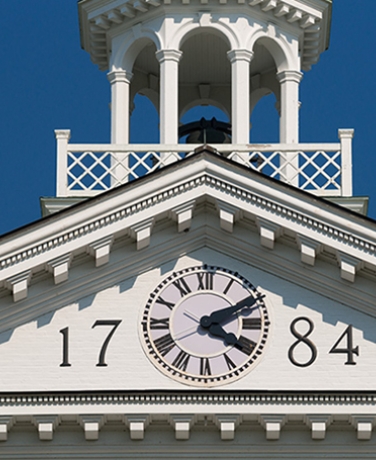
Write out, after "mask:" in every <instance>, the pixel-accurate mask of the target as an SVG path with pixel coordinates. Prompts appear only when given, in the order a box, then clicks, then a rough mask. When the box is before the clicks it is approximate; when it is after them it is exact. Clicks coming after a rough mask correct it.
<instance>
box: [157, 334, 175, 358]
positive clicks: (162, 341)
mask: <svg viewBox="0 0 376 460" xmlns="http://www.w3.org/2000/svg"><path fill="white" fill-rule="evenodd" d="M154 345H155V346H156V348H157V350H158V352H159V353H160V354H161V355H162V356H165V355H167V353H168V352H169V351H171V350H172V349H173V348H174V346H175V342H174V340H173V338H172V337H171V335H170V334H166V335H163V336H162V337H159V339H156V340H154Z"/></svg>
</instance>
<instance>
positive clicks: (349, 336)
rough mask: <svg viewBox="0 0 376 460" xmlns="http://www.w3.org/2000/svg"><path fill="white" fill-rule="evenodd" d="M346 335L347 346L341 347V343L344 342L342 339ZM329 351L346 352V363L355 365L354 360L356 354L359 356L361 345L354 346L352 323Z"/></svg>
mask: <svg viewBox="0 0 376 460" xmlns="http://www.w3.org/2000/svg"><path fill="white" fill-rule="evenodd" d="M345 337H346V346H347V348H339V344H340V343H341V342H342V340H343V339H344V338H345ZM329 353H344V354H346V355H347V361H346V362H345V364H347V365H353V366H354V365H355V364H356V362H355V360H354V355H356V356H359V347H354V341H353V328H352V325H350V326H348V327H347V328H346V330H345V332H344V333H343V334H342V335H341V337H340V338H339V339H338V340H337V342H336V343H335V344H334V345H333V347H332V349H331V350H330V351H329Z"/></svg>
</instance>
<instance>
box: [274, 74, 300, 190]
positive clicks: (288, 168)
mask: <svg viewBox="0 0 376 460" xmlns="http://www.w3.org/2000/svg"><path fill="white" fill-rule="evenodd" d="M302 77H303V74H302V73H301V72H298V71H296V70H285V71H282V72H279V73H277V78H278V81H279V82H280V85H281V101H280V119H279V120H280V122H279V139H280V142H281V143H282V144H298V143H299V107H300V102H299V83H300V81H301V79H302ZM280 164H281V166H283V165H284V164H285V166H284V167H283V168H282V169H281V178H280V179H281V180H282V181H283V182H287V183H288V184H291V185H294V186H296V187H298V186H299V173H298V170H299V156H298V155H297V154H296V152H286V153H285V158H281V161H280Z"/></svg>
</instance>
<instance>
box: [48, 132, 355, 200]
mask: <svg viewBox="0 0 376 460" xmlns="http://www.w3.org/2000/svg"><path fill="white" fill-rule="evenodd" d="M55 133H56V138H57V157H58V161H57V191H56V194H57V196H59V197H64V196H70V197H73V196H77V197H78V196H93V195H97V194H98V193H101V192H103V191H105V190H109V189H111V188H113V187H117V186H118V185H121V184H124V183H126V182H130V181H132V180H134V179H137V178H139V177H141V176H144V175H145V174H149V173H150V172H153V171H155V170H157V169H160V168H161V167H163V166H165V165H167V164H171V163H173V162H175V161H179V160H181V159H182V158H184V157H186V156H188V155H191V154H192V153H193V152H194V150H195V149H196V148H197V147H199V145H195V144H178V145H161V144H129V145H114V144H69V139H70V131H69V130H57V131H55ZM353 134H354V130H350V129H346V130H345V129H340V130H339V139H340V142H339V143H333V144H268V145H264V144H244V145H234V144H213V145H211V147H213V148H214V149H216V150H217V151H218V152H220V154H222V155H223V156H225V157H227V158H229V159H231V160H233V161H236V162H238V163H241V164H243V165H245V166H247V167H249V168H251V169H254V170H257V171H259V172H261V173H263V174H265V175H267V176H269V177H273V178H275V179H279V180H281V181H283V182H286V183H288V184H291V185H294V186H297V187H299V188H300V189H302V190H306V191H308V192H311V193H313V194H315V195H318V196H352V152H351V151H352V137H353Z"/></svg>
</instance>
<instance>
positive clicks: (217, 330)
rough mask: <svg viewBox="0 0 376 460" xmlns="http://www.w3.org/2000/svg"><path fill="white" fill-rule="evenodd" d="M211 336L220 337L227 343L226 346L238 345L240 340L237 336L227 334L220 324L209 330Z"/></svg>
mask: <svg viewBox="0 0 376 460" xmlns="http://www.w3.org/2000/svg"><path fill="white" fill-rule="evenodd" d="M208 331H209V334H211V335H214V337H220V338H222V339H224V341H225V342H226V345H235V344H236V343H238V339H237V337H236V335H235V334H232V333H231V332H230V333H228V332H226V331H225V330H224V329H223V327H222V326H220V325H219V324H212V325H211V326H210V327H209V328H208Z"/></svg>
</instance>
